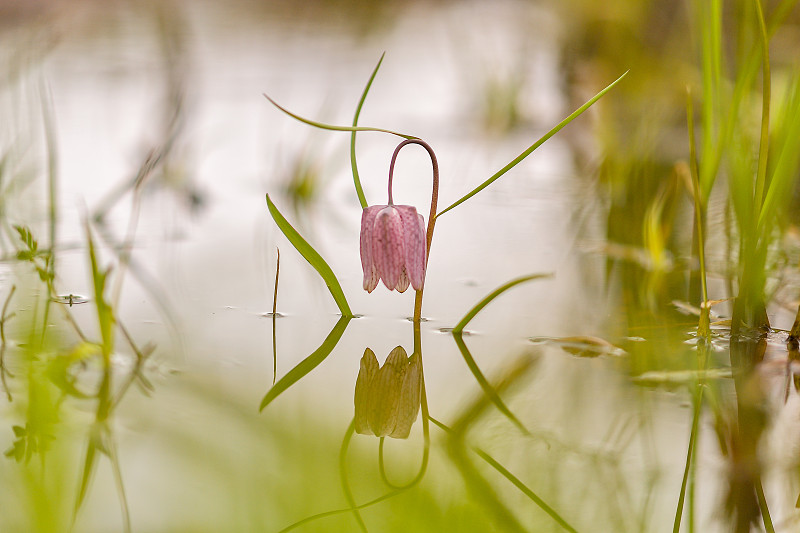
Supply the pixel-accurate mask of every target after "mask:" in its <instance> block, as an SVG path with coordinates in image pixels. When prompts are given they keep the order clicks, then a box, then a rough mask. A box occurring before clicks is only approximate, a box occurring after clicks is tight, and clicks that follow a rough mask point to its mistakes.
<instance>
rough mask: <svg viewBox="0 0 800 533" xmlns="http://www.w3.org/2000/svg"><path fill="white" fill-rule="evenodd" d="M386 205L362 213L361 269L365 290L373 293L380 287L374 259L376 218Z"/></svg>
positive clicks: (368, 208) (376, 206)
mask: <svg viewBox="0 0 800 533" xmlns="http://www.w3.org/2000/svg"><path fill="white" fill-rule="evenodd" d="M386 207H387V206H385V205H373V206H370V207H367V208H366V209H364V210H363V211H362V212H361V268H362V269H363V271H364V290H365V291H367V292H372V291H373V290H374V289H375V287H377V286H378V279H379V276H378V269H377V268H376V267H375V261H374V259H373V257H372V239H373V229H374V227H375V216H376V215H377V214H378V212H379V211H380V210H381V209H384V208H386Z"/></svg>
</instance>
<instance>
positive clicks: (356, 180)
mask: <svg viewBox="0 0 800 533" xmlns="http://www.w3.org/2000/svg"><path fill="white" fill-rule="evenodd" d="M385 55H386V52H384V53H382V54H381V58H380V59H379V60H378V64H377V65H375V69H374V70H373V71H372V76H370V77H369V81H368V82H367V86H366V87H364V92H363V93H361V99H360V100H359V101H358V106H357V107H356V113H355V116H354V117H353V127H354V128H355V127H357V126H358V117H359V116H360V115H361V108H362V107H364V101H365V100H366V99H367V93H368V92H369V89H370V87H372V82H373V80H374V79H375V75H376V74H377V73H378V69H379V68H381V63H383V58H384V56H385ZM350 167H351V168H352V170H353V183H354V184H355V186H356V194H357V195H358V201H359V203H360V204H361V208H362V209H366V208H367V206H368V205H369V204H368V203H367V197H366V196H365V195H364V189H363V188H361V177H360V176H359V175H358V165H357V164H356V131H355V130H353V131H352V133H350Z"/></svg>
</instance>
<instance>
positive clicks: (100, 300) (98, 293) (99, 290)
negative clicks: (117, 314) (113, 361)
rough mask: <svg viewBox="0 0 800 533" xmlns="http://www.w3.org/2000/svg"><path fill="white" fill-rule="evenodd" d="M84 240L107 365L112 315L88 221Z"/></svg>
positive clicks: (112, 328)
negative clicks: (87, 252)
mask: <svg viewBox="0 0 800 533" xmlns="http://www.w3.org/2000/svg"><path fill="white" fill-rule="evenodd" d="M86 240H87V242H88V248H89V262H90V263H91V265H92V285H93V286H94V301H95V305H96V306H97V321H98V324H99V326H100V335H101V337H102V340H103V345H102V348H103V361H104V362H105V364H106V365H108V364H109V358H110V357H111V352H112V351H113V349H114V313H113V311H112V309H111V306H110V305H109V304H108V302H107V301H106V299H105V296H104V294H103V293H104V292H105V286H106V276H107V275H108V270H105V271H103V270H100V266H99V264H98V261H97V253H96V252H95V247H94V239H92V231H91V229H90V228H89V222H88V221H87V222H86Z"/></svg>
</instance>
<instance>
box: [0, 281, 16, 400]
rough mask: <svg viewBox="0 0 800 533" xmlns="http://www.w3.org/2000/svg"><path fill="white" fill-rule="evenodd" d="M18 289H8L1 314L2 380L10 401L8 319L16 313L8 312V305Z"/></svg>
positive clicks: (0, 352)
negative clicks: (7, 360)
mask: <svg viewBox="0 0 800 533" xmlns="http://www.w3.org/2000/svg"><path fill="white" fill-rule="evenodd" d="M16 290H17V286H16V285H12V286H11V290H10V291H8V296H7V297H6V303H5V304H3V313H2V314H1V315H0V343H1V344H0V382H2V383H3V390H4V391H5V392H6V398H7V399H8V401H9V403H11V402H12V401H14V400H13V398H12V396H11V391H10V390H9V389H8V383H7V382H6V376H10V377H12V378H13V377H14V376H13V375H11V373H10V372H9V371H8V368H6V361H5V355H6V321H8V320H9V319H11V317H13V316H14V315H15V313H11V314H8V305H9V304H10V303H11V298H12V297H13V296H14V292H15V291H16Z"/></svg>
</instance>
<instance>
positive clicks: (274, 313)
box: [272, 248, 281, 385]
mask: <svg viewBox="0 0 800 533" xmlns="http://www.w3.org/2000/svg"><path fill="white" fill-rule="evenodd" d="M276 251H277V252H278V258H277V259H276V260H275V290H274V292H273V293H272V384H273V385H275V379H276V378H277V376H278V340H277V333H276V331H275V325H276V324H275V323H276V318H277V316H278V276H279V275H280V272H281V249H280V248H276Z"/></svg>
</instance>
